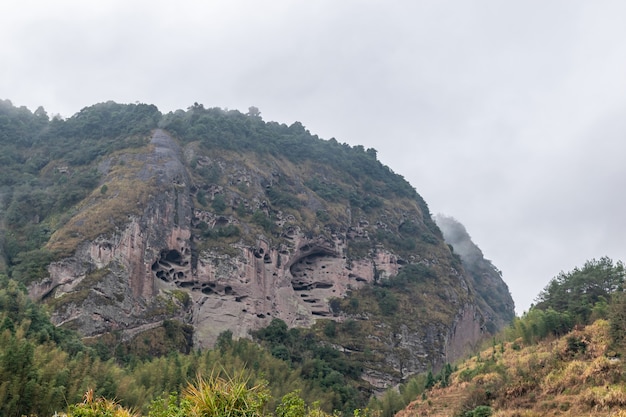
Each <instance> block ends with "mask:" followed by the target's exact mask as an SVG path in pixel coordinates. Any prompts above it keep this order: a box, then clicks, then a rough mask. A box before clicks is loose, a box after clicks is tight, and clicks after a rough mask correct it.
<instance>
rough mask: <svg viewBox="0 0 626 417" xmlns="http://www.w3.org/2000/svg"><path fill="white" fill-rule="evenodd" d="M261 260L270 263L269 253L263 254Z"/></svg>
mask: <svg viewBox="0 0 626 417" xmlns="http://www.w3.org/2000/svg"><path fill="white" fill-rule="evenodd" d="M263 262H265V263H266V264H271V263H272V258H271V257H270V255H269V253H266V254H265V256H264V257H263Z"/></svg>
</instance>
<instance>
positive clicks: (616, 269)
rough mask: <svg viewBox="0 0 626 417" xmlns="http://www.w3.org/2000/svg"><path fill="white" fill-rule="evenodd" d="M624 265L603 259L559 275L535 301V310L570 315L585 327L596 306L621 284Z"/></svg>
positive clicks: (619, 287)
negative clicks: (551, 310)
mask: <svg viewBox="0 0 626 417" xmlns="http://www.w3.org/2000/svg"><path fill="white" fill-rule="evenodd" d="M624 276H625V271H624V265H623V264H622V263H621V262H617V263H613V261H612V260H611V259H609V258H607V257H603V258H600V259H599V260H595V259H592V260H590V261H587V262H585V264H584V265H583V267H582V268H574V270H572V271H571V272H568V273H564V272H561V273H560V274H559V275H558V276H556V277H555V278H553V279H552V280H551V281H550V283H549V284H548V285H547V286H546V287H545V288H544V290H543V291H542V292H541V293H540V294H539V296H538V297H537V305H536V308H538V309H540V310H547V309H549V308H552V309H554V310H555V311H557V312H559V313H568V314H570V315H571V316H572V317H573V319H574V320H575V322H576V323H580V324H588V323H589V320H590V318H591V316H592V312H593V310H594V307H595V306H596V303H599V302H606V301H607V300H610V299H611V296H612V294H613V293H615V292H616V291H618V290H619V289H621V288H622V286H623V284H624Z"/></svg>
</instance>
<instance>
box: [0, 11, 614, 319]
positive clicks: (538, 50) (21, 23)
mask: <svg viewBox="0 0 626 417" xmlns="http://www.w3.org/2000/svg"><path fill="white" fill-rule="evenodd" d="M625 22H626V2H624V1H621V0H614V1H603V0H594V1H583V0H563V1H551V0H541V1H539V0H525V1H502V0H490V1H488V0H454V1H452V0H430V1H424V0H402V1H401V0H385V1H382V0H381V1H376V0H339V1H338V0H334V1H331V0H315V1H300V0H298V1H296V0H293V1H288V0H266V1H253V0H229V1H226V0H223V1H215V0H203V1H185V0H176V1H173V0H170V1H168V2H165V1H158V0H157V1H155V0H151V1H144V0H124V1H121V0H107V1H104V0H102V1H96V0H93V1H84V0H82V1H78V0H57V1H54V2H50V1H43V0H17V1H16V0H3V1H2V3H1V4H0V39H2V40H1V41H0V98H1V99H9V100H11V101H12V102H13V104H15V105H17V106H27V107H28V108H30V109H31V110H33V111H34V110H35V109H36V108H37V107H38V106H40V105H42V106H44V107H45V109H46V110H47V111H48V112H49V113H50V114H56V113H60V114H61V115H63V116H66V117H67V116H71V115H72V114H74V113H76V112H77V111H79V110H80V109H81V108H83V107H85V106H89V105H93V104H96V103H99V102H103V101H107V100H114V101H117V102H121V103H134V102H144V103H150V104H155V105H157V106H158V107H159V109H160V110H161V111H163V112H168V111H171V110H176V109H179V108H182V109H186V108H187V107H189V106H190V105H192V104H193V103H194V102H198V103H202V104H204V105H205V106H206V107H222V108H230V109H239V110H242V111H247V108H248V107H249V106H256V107H258V108H259V109H260V110H261V112H262V116H263V118H264V119H265V120H268V121H269V120H273V121H277V122H281V123H286V124H291V123H292V122H294V121H300V122H302V123H303V124H304V125H305V126H306V127H307V128H308V129H309V130H310V131H311V132H312V133H314V134H317V135H319V136H320V137H322V138H325V139H329V138H331V137H335V138H337V140H338V141H340V142H347V143H349V144H351V145H357V144H361V145H363V146H365V147H366V148H367V147H373V148H376V149H377V150H378V156H379V159H381V161H382V162H383V163H385V164H386V165H388V166H390V167H391V168H392V169H393V170H394V171H395V172H397V173H399V174H401V175H403V176H404V177H405V178H406V179H407V180H408V181H409V182H410V183H411V184H412V185H413V186H414V187H415V188H416V189H417V191H418V192H419V193H420V194H421V195H422V196H423V197H424V198H425V200H426V201H427V202H428V204H429V206H430V209H431V212H432V213H433V214H435V213H444V214H446V215H449V216H453V217H455V218H456V219H458V220H459V221H460V222H462V223H463V224H464V225H465V227H466V228H467V230H468V231H469V233H470V234H471V235H472V238H473V240H474V242H475V243H476V244H477V245H478V246H479V247H480V248H481V249H482V251H483V252H484V254H485V256H486V257H487V258H488V259H491V260H492V261H493V263H494V264H495V265H496V266H497V267H498V268H500V269H501V270H502V271H503V277H504V279H505V281H506V282H507V284H508V285H509V288H510V290H511V293H512V295H513V298H514V299H515V302H516V306H517V311H518V313H521V312H522V311H524V310H526V309H527V308H528V307H529V306H530V303H531V302H532V301H533V299H534V298H535V297H536V295H537V294H538V293H539V291H540V290H541V289H542V288H543V287H544V286H545V285H546V284H547V282H548V281H549V280H550V278H552V277H554V276H555V275H557V274H558V273H559V271H561V270H564V271H569V270H571V269H573V268H574V267H575V266H581V265H582V264H583V263H584V262H585V261H586V260H588V259H591V258H599V257H601V256H604V255H607V256H609V257H611V258H613V259H614V260H624V259H625V258H626V256H625V250H626V239H625V238H624V234H625V232H626V220H625V218H624V213H625V212H626V210H625V199H626V197H624V190H625V189H626V166H625V165H624V162H623V158H624V156H625V155H626V23H625Z"/></svg>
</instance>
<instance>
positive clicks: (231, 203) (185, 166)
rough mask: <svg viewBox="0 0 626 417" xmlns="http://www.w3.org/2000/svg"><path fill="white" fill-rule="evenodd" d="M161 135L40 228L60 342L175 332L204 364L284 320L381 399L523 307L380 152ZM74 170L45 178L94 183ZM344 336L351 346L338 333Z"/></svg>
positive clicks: (286, 133) (199, 134)
mask: <svg viewBox="0 0 626 417" xmlns="http://www.w3.org/2000/svg"><path fill="white" fill-rule="evenodd" d="M88 110H89V112H86V114H85V115H83V114H81V116H82V119H81V120H84V119H88V116H89V117H91V116H92V114H93V112H95V111H96V110H93V109H88ZM98 111H100V110H98ZM151 114H152V113H151ZM111 117H112V116H111ZM150 117H151V118H152V119H150V120H153V119H155V120H156V119H157V117H156V116H152V115H151V116H150ZM158 119H159V120H160V121H159V123H160V124H161V127H162V128H161V129H154V130H153V131H152V132H151V133H150V135H149V136H143V138H145V139H138V138H142V136H141V135H138V134H135V135H134V136H132V137H133V138H135V139H132V147H126V148H124V147H122V146H119V149H117V150H115V148H114V150H113V151H106V152H100V154H101V156H99V157H96V158H95V159H94V162H93V163H92V165H91V166H94V167H97V178H98V182H97V183H96V184H94V185H93V186H92V189H91V191H89V192H87V193H86V195H85V196H84V198H82V199H81V200H80V201H78V202H77V203H76V204H74V205H73V206H72V207H71V209H70V210H68V212H67V213H66V216H65V218H64V220H63V221H56V220H54V219H56V218H55V217H50V219H51V220H44V222H41V223H42V224H44V223H45V224H46V225H49V226H46V227H47V228H48V229H49V230H51V234H50V236H49V238H47V240H46V243H45V247H44V249H45V253H51V254H54V256H53V258H52V262H50V263H49V265H48V266H47V268H46V272H45V273H43V274H41V275H42V277H41V278H39V279H34V280H31V283H30V285H29V291H30V294H31V296H32V297H33V298H35V299H38V300H41V301H42V302H44V303H47V304H48V305H49V306H50V309H51V311H52V320H53V321H54V322H55V323H56V324H58V325H63V326H66V327H68V328H73V329H76V330H78V331H79V332H81V333H82V334H84V335H85V336H90V337H99V336H102V335H106V334H111V333H114V334H116V335H118V337H119V338H121V340H131V339H133V338H136V337H137V335H138V334H141V333H143V332H147V331H149V330H150V329H153V328H156V327H158V326H160V325H161V324H162V323H163V322H164V321H165V320H169V321H171V320H175V321H177V322H179V323H181V324H185V325H191V326H193V345H194V347H198V348H203V347H210V346H212V345H213V344H214V343H215V341H216V339H217V337H218V335H219V334H220V333H222V332H224V331H226V330H229V331H231V332H232V333H233V334H234V336H236V337H250V331H251V330H255V329H259V328H261V327H264V326H267V325H268V324H269V323H270V322H271V320H273V319H280V320H282V321H284V322H285V323H287V324H288V325H289V326H291V327H307V328H313V329H317V330H315V331H317V332H318V333H319V334H320V335H321V336H322V337H325V338H326V339H327V343H329V344H331V345H333V346H335V347H336V348H338V349H340V350H343V351H344V352H346V353H347V354H350V355H353V356H355V357H360V358H361V359H362V362H363V364H364V368H365V369H364V370H365V372H364V378H365V379H366V380H368V381H369V382H371V383H372V385H373V386H374V387H377V388H383V387H385V386H388V385H389V384H394V383H396V382H398V381H400V380H402V379H404V378H405V377H407V376H408V375H410V374H413V373H416V372H421V371H425V370H428V369H437V368H438V367H440V366H442V365H443V364H444V363H445V362H447V361H452V360H454V359H456V358H458V357H459V356H460V355H462V354H463V353H464V352H465V351H466V350H467V348H468V347H470V346H472V345H473V344H475V343H477V342H478V341H479V340H480V339H481V338H482V337H484V336H485V335H486V334H488V333H489V331H493V330H495V329H497V328H499V327H500V326H501V325H502V323H504V322H505V321H506V320H508V318H509V316H511V315H512V303H510V304H508V303H509V300H510V296H508V292H507V293H506V296H508V299H507V300H506V301H504V302H503V303H502V304H498V307H497V308H491V306H490V302H488V301H487V295H488V294H486V293H484V291H482V292H481V291H479V290H477V289H476V288H475V286H476V285H477V281H476V279H475V278H473V277H472V276H470V275H469V274H468V273H467V272H466V270H465V269H464V267H463V264H462V262H460V261H459V259H458V258H457V257H456V256H455V254H454V253H453V252H452V250H451V249H450V247H449V246H448V245H446V244H445V243H444V240H443V236H442V234H441V231H440V230H439V228H438V227H437V226H436V225H435V223H434V222H433V220H432V218H431V216H430V213H429V212H428V207H427V205H426V203H425V202H424V201H423V200H422V199H421V197H420V196H419V194H417V193H416V192H415V190H414V189H413V188H412V187H411V186H410V185H409V184H407V183H406V181H404V180H403V179H402V177H400V176H398V175H396V174H394V173H393V172H392V171H391V170H390V169H389V168H388V167H385V166H384V165H382V164H381V163H380V162H379V161H378V160H377V159H376V152H375V150H373V149H368V150H365V149H363V148H362V147H355V148H352V147H350V146H348V145H345V144H339V143H338V142H337V141H335V140H334V139H332V140H330V141H323V140H320V139H318V138H317V137H315V136H312V135H311V134H310V133H309V132H307V131H306V130H305V129H304V128H303V127H302V125H300V124H299V123H295V124H293V125H291V126H285V125H278V124H275V123H266V122H264V121H262V120H261V119H260V118H259V117H258V116H255V115H243V114H241V113H239V112H226V111H223V110H219V109H208V110H207V109H204V108H203V107H202V106H194V107H193V108H190V109H189V110H188V111H186V112H182V111H179V112H177V113H170V114H168V115H165V116H161V117H160V118H158ZM146 123H147V122H146ZM147 124H148V125H149V123H147ZM122 125H123V124H122ZM122 125H120V126H122ZM81 126H83V125H81ZM117 141H119V139H117ZM111 143H117V142H113V141H112V142H111ZM94 146H95V145H94ZM98 146H100V143H99V142H98ZM96 155H97V154H96ZM65 162H66V161H64V159H63V157H62V156H60V157H59V158H57V159H52V160H50V161H49V162H48V163H47V165H46V168H45V169H47V170H48V171H49V172H55V175H57V176H58V177H59V178H61V180H62V179H63V175H65V176H67V175H70V176H71V175H72V170H74V172H78V171H79V167H73V166H72V165H71V164H69V165H68V166H69V167H66V165H64V164H65ZM68 172H69V174H68ZM38 218H39V217H38ZM48 229H47V230H48ZM16 265H17V266H19V265H18V264H16ZM490 280H491V282H493V283H496V282H497V281H498V280H499V282H501V279H500V278H499V276H498V277H497V278H496V277H493V276H492V277H490ZM498 285H500V284H498ZM499 288H500V289H501V285H500V287H499ZM505 298H506V297H505ZM498 302H499V303H500V300H499V301H498ZM331 322H334V323H337V324H338V326H339V327H338V329H339V330H338V331H337V332H336V333H335V332H331V331H323V330H322V329H323V328H324V326H325V325H328V323H331Z"/></svg>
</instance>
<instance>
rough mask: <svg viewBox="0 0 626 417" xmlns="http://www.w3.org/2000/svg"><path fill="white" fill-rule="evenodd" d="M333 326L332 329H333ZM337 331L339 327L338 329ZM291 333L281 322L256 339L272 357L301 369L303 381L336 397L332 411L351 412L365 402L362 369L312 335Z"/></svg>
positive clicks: (278, 320) (269, 327)
mask: <svg viewBox="0 0 626 417" xmlns="http://www.w3.org/2000/svg"><path fill="white" fill-rule="evenodd" d="M331 326H332V325H331ZM335 331H337V329H336V325H335ZM303 332H305V331H304V330H299V329H290V330H288V328H287V325H286V324H285V322H284V321H282V320H280V319H273V320H272V321H271V322H270V324H269V325H268V326H267V327H265V328H262V329H260V330H258V331H256V332H255V333H254V334H253V336H254V337H255V338H256V339H257V340H259V341H261V342H262V343H263V344H264V345H265V346H266V347H267V349H268V350H270V352H271V353H272V355H273V356H274V357H276V358H279V359H281V360H284V361H286V362H287V363H289V364H291V366H299V367H300V372H301V375H302V377H303V378H304V379H305V380H307V381H310V383H311V384H312V385H313V386H315V387H318V388H320V389H321V390H323V391H324V392H327V393H329V394H330V393H332V394H333V400H332V408H333V409H338V410H344V411H347V410H352V409H355V408H357V407H359V406H361V405H362V404H363V402H364V398H362V396H361V394H360V393H359V392H358V390H357V389H356V386H357V380H358V378H359V377H360V375H361V367H360V365H359V364H358V363H356V362H354V361H351V360H350V359H349V358H348V357H347V356H345V355H344V354H343V353H341V352H339V351H338V350H336V349H334V348H332V347H329V346H327V345H325V344H323V343H321V341H320V339H319V338H318V337H317V336H316V335H315V334H314V333H313V332H310V331H309V332H306V333H303Z"/></svg>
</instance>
